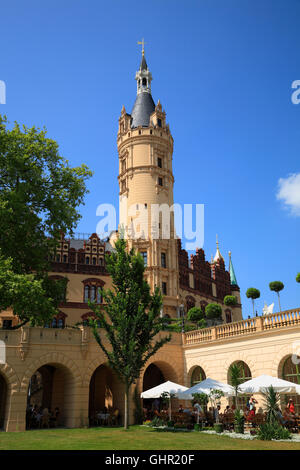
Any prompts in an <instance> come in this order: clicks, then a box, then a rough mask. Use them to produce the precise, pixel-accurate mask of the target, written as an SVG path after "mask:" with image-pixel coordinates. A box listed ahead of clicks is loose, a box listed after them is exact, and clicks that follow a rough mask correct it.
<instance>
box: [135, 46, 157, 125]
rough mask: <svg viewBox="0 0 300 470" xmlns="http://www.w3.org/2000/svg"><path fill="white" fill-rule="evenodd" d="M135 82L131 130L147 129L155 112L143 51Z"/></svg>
mask: <svg viewBox="0 0 300 470" xmlns="http://www.w3.org/2000/svg"><path fill="white" fill-rule="evenodd" d="M135 79H136V81H137V96H136V100H135V102H134V105H133V108H132V111H131V123H130V125H131V128H136V127H139V126H142V127H148V126H149V124H150V115H151V114H152V113H153V112H154V110H155V104H154V101H153V98H152V96H151V80H152V75H151V73H150V71H149V69H148V66H147V62H146V59H145V54H144V50H143V51H142V60H141V64H140V68H139V70H138V71H137V72H136V74H135Z"/></svg>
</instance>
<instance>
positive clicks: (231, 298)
mask: <svg viewBox="0 0 300 470" xmlns="http://www.w3.org/2000/svg"><path fill="white" fill-rule="evenodd" d="M224 304H225V305H227V306H228V307H234V306H235V305H236V304H237V300H236V296H235V295H226V296H225V297H224Z"/></svg>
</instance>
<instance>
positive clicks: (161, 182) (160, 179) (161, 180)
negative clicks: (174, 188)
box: [158, 177, 163, 186]
mask: <svg viewBox="0 0 300 470" xmlns="http://www.w3.org/2000/svg"><path fill="white" fill-rule="evenodd" d="M158 184H159V186H162V185H163V179H162V178H161V177H159V178H158Z"/></svg>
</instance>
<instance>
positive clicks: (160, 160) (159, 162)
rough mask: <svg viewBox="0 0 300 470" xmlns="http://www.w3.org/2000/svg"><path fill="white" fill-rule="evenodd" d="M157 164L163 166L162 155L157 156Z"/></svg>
mask: <svg viewBox="0 0 300 470" xmlns="http://www.w3.org/2000/svg"><path fill="white" fill-rule="evenodd" d="M157 166H158V167H159V168H162V159H161V158H160V157H158V158H157Z"/></svg>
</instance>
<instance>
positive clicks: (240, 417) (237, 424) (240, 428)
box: [234, 410, 245, 434]
mask: <svg viewBox="0 0 300 470" xmlns="http://www.w3.org/2000/svg"><path fill="white" fill-rule="evenodd" d="M244 423H245V417H244V414H242V413H241V412H240V410H235V413H234V430H235V432H237V433H239V434H244Z"/></svg>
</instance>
